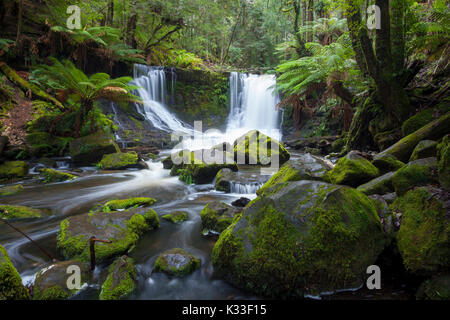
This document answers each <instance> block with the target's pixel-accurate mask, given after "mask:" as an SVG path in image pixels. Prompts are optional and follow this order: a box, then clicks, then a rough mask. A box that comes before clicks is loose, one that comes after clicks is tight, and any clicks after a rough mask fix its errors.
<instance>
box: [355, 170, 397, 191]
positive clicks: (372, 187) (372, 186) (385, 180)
mask: <svg viewBox="0 0 450 320" xmlns="http://www.w3.org/2000/svg"><path fill="white" fill-rule="evenodd" d="M394 174H395V172H388V173H386V174H384V175H382V176H381V177H378V178H375V179H373V180H370V181H369V182H367V183H365V184H362V185H360V186H359V187H358V188H357V189H358V190H359V191H361V192H363V193H364V194H366V195H371V194H385V193H389V192H392V191H394V187H393V186H392V176H393V175H394Z"/></svg>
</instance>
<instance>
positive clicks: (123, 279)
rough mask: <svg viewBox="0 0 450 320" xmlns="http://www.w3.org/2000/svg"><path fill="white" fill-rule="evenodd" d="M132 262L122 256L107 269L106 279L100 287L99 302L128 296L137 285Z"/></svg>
mask: <svg viewBox="0 0 450 320" xmlns="http://www.w3.org/2000/svg"><path fill="white" fill-rule="evenodd" d="M136 276H137V272H136V268H135V267H134V266H133V260H132V259H130V258H128V257H127V256H122V257H120V258H118V259H116V260H115V261H114V263H113V264H112V265H111V267H110V268H109V273H108V277H107V278H106V280H105V282H104V283H103V285H102V291H101V292H100V300H119V299H123V298H126V297H127V296H129V295H130V294H131V293H132V292H133V291H134V290H135V289H136V285H137V281H136Z"/></svg>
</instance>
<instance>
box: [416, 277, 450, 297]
mask: <svg viewBox="0 0 450 320" xmlns="http://www.w3.org/2000/svg"><path fill="white" fill-rule="evenodd" d="M416 298H417V299H418V300H447V301H448V300H450V274H449V273H448V272H447V273H442V274H437V275H434V276H432V277H431V278H430V279H427V280H425V281H424V282H423V283H422V284H421V285H420V287H419V289H418V290H417V293H416Z"/></svg>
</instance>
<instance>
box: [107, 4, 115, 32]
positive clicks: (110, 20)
mask: <svg viewBox="0 0 450 320" xmlns="http://www.w3.org/2000/svg"><path fill="white" fill-rule="evenodd" d="M113 21H114V0H109V2H108V10H107V12H106V22H105V23H106V25H107V26H112V25H113Z"/></svg>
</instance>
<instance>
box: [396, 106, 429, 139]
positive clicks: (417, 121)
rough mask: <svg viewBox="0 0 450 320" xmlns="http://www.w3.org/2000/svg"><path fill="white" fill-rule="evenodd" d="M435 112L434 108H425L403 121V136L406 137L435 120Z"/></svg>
mask: <svg viewBox="0 0 450 320" xmlns="http://www.w3.org/2000/svg"><path fill="white" fill-rule="evenodd" d="M433 112H434V110H433V109H425V110H423V111H421V112H419V113H417V114H416V115H414V116H412V117H411V118H409V119H408V120H406V121H405V122H403V125H402V133H403V136H404V137H405V136H407V135H409V134H411V133H413V132H414V131H417V130H419V129H420V128H422V127H423V126H425V125H427V124H428V123H430V122H431V121H433Z"/></svg>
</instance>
